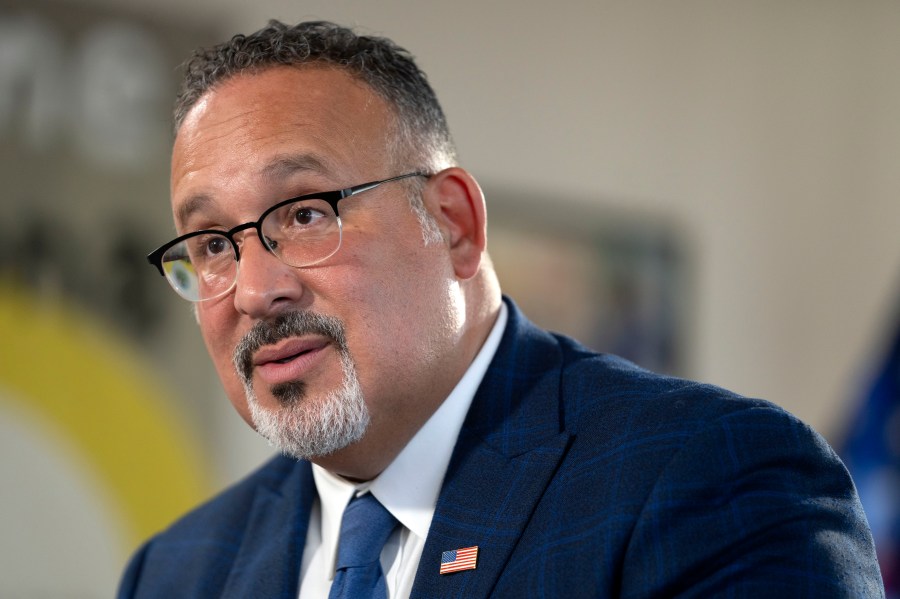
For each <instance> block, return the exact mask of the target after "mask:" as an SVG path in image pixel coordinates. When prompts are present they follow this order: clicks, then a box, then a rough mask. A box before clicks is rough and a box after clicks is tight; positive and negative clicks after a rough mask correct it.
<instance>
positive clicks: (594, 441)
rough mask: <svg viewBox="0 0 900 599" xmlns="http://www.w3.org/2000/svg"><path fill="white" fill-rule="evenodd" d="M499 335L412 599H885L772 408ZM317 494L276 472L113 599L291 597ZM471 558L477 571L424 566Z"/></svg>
mask: <svg viewBox="0 0 900 599" xmlns="http://www.w3.org/2000/svg"><path fill="white" fill-rule="evenodd" d="M506 301H507V304H508V306H509V309H510V318H509V322H508V325H507V329H506V332H505V334H504V337H503V340H502V342H501V345H500V347H499V349H498V351H497V354H496V356H495V358H494V360H493V362H492V364H491V366H490V368H489V370H488V372H487V374H486V375H485V378H484V380H483V382H482V384H481V386H480V388H479V390H478V392H477V394H476V396H475V399H474V401H473V403H472V407H471V409H470V411H469V414H468V415H467V417H466V421H465V424H464V425H463V429H462V432H461V434H460V437H459V439H458V441H457V445H456V448H455V449H454V453H453V457H452V459H451V462H450V465H449V468H448V471H447V474H446V478H445V480H444V483H443V487H442V490H441V494H440V497H439V499H438V503H437V506H436V510H435V515H434V520H433V521H432V525H431V529H430V531H429V534H428V538H427V539H426V543H425V549H424V552H423V554H422V558H421V562H420V564H419V569H418V572H417V575H416V579H415V583H414V586H413V591H412V596H413V597H416V598H431V597H459V598H466V599H473V598H480V597H514V598H520V597H529V598H530V597H550V598H557V597H634V598H637V597H719V596H721V597H765V598H766V599H772V598H773V597H792V598H793V597H883V596H884V589H883V585H882V582H881V576H880V574H879V571H878V566H877V563H876V559H875V553H874V548H873V544H872V538H871V534H870V532H869V529H868V525H867V524H866V520H865V517H864V515H863V512H862V508H861V507H860V504H859V500H858V498H857V496H856V491H855V489H854V486H853V483H852V481H851V480H850V477H849V476H848V474H847V472H846V470H845V468H844V467H843V465H842V464H841V462H840V460H839V459H838V458H837V456H836V455H835V454H834V452H833V451H832V450H831V448H830V447H829V446H828V445H827V444H826V443H825V441H824V440H823V439H822V438H821V437H820V436H819V435H818V434H816V433H815V432H814V431H813V430H811V429H810V428H809V427H808V426H806V425H804V424H803V423H801V422H799V421H798V420H797V419H795V418H794V417H792V416H791V415H789V414H787V413H786V412H784V411H783V410H781V409H780V408H778V407H776V406H774V405H772V404H769V403H766V402H763V401H759V400H749V399H744V398H741V397H738V396H736V395H733V394H731V393H728V392H726V391H723V390H721V389H718V388H715V387H711V386H707V385H701V384H697V383H693V382H689V381H684V380H679V379H673V378H667V377H661V376H658V375H654V374H651V373H649V372H646V371H643V370H641V369H639V368H637V367H635V366H634V365H632V364H630V363H628V362H625V361H623V360H620V359H618V358H615V357H611V356H605V355H598V354H596V353H593V352H591V351H590V350H587V349H585V348H584V347H582V346H580V345H578V344H577V343H576V342H574V341H572V340H570V339H567V338H565V337H561V336H557V335H551V334H549V333H547V332H545V331H543V330H540V329H538V328H536V327H534V326H533V325H532V324H531V323H529V322H528V321H527V320H526V319H525V318H524V317H523V316H522V315H521V313H520V312H519V311H518V310H517V309H516V307H515V305H514V304H513V303H512V302H511V301H509V300H508V299H507V300H506ZM315 495H316V492H315V486H314V483H313V479H312V473H311V470H310V466H309V464H308V463H307V462H302V461H301V462H297V461H294V460H291V459H288V458H285V457H277V458H275V459H273V460H272V461H271V462H269V463H268V464H266V465H265V466H263V467H262V468H261V469H260V470H259V471H257V472H256V473H254V474H252V475H251V476H249V477H248V478H247V479H245V480H244V481H242V482H240V483H238V484H237V485H236V486H234V487H232V488H230V489H228V490H226V491H225V492H224V493H222V494H221V495H219V496H218V497H216V498H215V499H213V500H212V501H211V502H209V503H208V504H206V505H204V506H201V507H200V508H198V509H197V510H195V511H194V512H192V513H190V514H188V515H187V516H185V517H184V518H183V519H181V520H180V521H179V522H177V523H175V524H174V525H173V526H172V527H171V528H169V529H168V530H167V531H165V532H163V533H161V534H159V535H158V536H156V537H155V538H153V539H151V540H150V541H149V542H148V543H147V544H146V545H145V546H144V547H143V548H142V549H141V550H140V551H139V552H138V553H137V554H136V555H135V557H134V558H133V559H132V562H131V564H130V565H129V567H128V570H127V571H126V573H125V576H124V578H123V581H122V584H121V586H120V589H119V596H120V597H122V598H125V597H129V598H130V597H135V598H150V597H236V598H237V597H240V598H248V597H253V598H283V599H295V598H296V597H297V592H298V589H297V585H298V576H299V567H300V560H301V557H302V551H303V543H304V540H305V538H306V528H307V523H308V520H309V511H310V507H311V506H312V503H313V500H314V498H315ZM472 545H478V547H479V554H478V564H477V568H476V569H474V570H467V571H463V572H457V573H454V574H449V575H440V574H439V564H440V557H441V553H442V552H444V551H446V550H449V549H457V548H461V547H469V546H472Z"/></svg>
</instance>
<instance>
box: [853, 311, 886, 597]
mask: <svg viewBox="0 0 900 599" xmlns="http://www.w3.org/2000/svg"><path fill="white" fill-rule="evenodd" d="M862 400H863V401H862V402H861V403H860V406H859V410H860V411H859V413H858V414H857V415H856V419H855V422H853V423H852V425H851V427H850V429H849V431H848V434H847V438H846V441H845V444H844V451H843V458H844V461H845V462H846V464H847V467H848V468H849V469H850V473H851V474H852V476H853V480H854V481H855V482H856V486H857V488H858V489H859V495H860V498H861V499H862V504H863V508H864V509H865V512H866V517H867V518H868V519H869V525H870V526H871V527H872V535H873V536H874V537H875V547H876V550H877V552H878V563H879V564H880V566H881V574H882V577H883V578H884V586H885V590H886V591H887V599H900V327H898V330H897V332H896V334H895V338H894V339H893V343H892V344H891V346H890V348H889V352H888V355H887V357H886V359H885V361H884V362H883V363H882V364H881V367H880V368H879V369H878V370H875V371H874V378H873V379H871V382H870V386H869V389H868V391H867V392H866V393H865V395H864V396H863V397H862Z"/></svg>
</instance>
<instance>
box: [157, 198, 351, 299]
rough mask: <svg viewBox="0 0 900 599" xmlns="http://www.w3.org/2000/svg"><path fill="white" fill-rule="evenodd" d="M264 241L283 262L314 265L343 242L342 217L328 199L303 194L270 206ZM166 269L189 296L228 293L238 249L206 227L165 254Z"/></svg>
mask: <svg viewBox="0 0 900 599" xmlns="http://www.w3.org/2000/svg"><path fill="white" fill-rule="evenodd" d="M260 228H261V231H262V238H263V239H264V240H265V244H266V247H267V248H268V249H269V251H271V252H272V253H273V254H275V255H276V256H277V257H278V258H279V259H280V260H281V261H282V262H284V263H285V264H288V265H290V266H294V267H303V266H311V265H313V264H316V263H317V262H321V261H322V260H325V259H326V258H329V257H330V256H332V255H334V253H335V252H337V250H338V248H340V245H341V222H340V219H339V218H338V217H337V215H335V213H334V210H332V208H331V206H330V205H329V204H328V202H326V201H324V200H319V199H311V200H301V201H297V202H292V203H290V204H286V205H284V206H279V207H278V208H276V209H275V210H273V211H271V212H267V213H266V214H265V215H264V216H263V219H262V222H261V224H260ZM162 265H163V271H164V272H165V275H166V278H167V279H168V280H169V283H170V284H171V285H172V287H173V288H174V289H175V291H177V292H178V294H179V295H181V296H182V297H184V298H185V299H187V300H190V301H194V302H197V301H204V300H209V299H214V298H216V297H219V296H221V295H224V294H226V293H228V292H229V291H230V290H231V288H232V287H233V286H234V283H235V281H236V279H237V266H238V262H237V254H236V249H235V247H234V245H233V244H232V241H231V239H230V238H229V237H228V236H227V235H225V234H224V233H210V232H204V233H199V234H197V235H194V236H192V237H189V238H187V239H185V240H183V241H182V242H180V243H178V244H176V245H174V246H172V247H171V248H169V249H168V250H166V252H165V253H164V254H163V256H162Z"/></svg>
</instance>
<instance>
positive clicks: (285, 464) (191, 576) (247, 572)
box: [118, 456, 315, 599]
mask: <svg viewBox="0 0 900 599" xmlns="http://www.w3.org/2000/svg"><path fill="white" fill-rule="evenodd" d="M314 497H315V484H314V482H313V480H312V470H311V468H310V465H309V463H308V462H298V461H296V460H293V459H290V458H286V457H283V456H278V457H275V458H273V459H272V460H270V461H269V462H268V463H266V464H265V465H263V466H262V467H261V468H259V469H258V470H257V471H256V472H254V473H252V474H251V475H249V476H248V477H247V478H245V479H244V480H242V481H241V482H239V483H237V484H235V485H233V486H232V487H230V488H229V489H226V490H225V491H223V492H222V493H220V494H219V495H217V496H216V497H214V498H213V499H212V500H210V501H209V502H207V503H205V504H204V505H201V506H200V507H198V508H196V509H195V510H193V511H191V512H190V513H188V514H187V515H185V516H184V517H182V518H181V519H179V520H178V521H177V522H175V523H174V524H172V526H170V527H169V528H168V529H167V530H165V531H163V532H161V533H160V534H158V535H156V536H155V537H154V538H152V539H150V540H149V541H148V542H147V543H146V544H145V545H144V546H143V547H142V548H141V549H140V550H139V551H138V552H137V554H136V555H135V556H134V557H133V558H132V560H131V563H130V564H129V566H128V568H127V570H126V573H125V575H124V577H123V580H122V583H121V585H120V588H119V595H118V596H119V597H135V598H141V597H145V598H150V597H160V598H162V597H235V598H237V597H263V596H264V597H283V598H285V599H287V598H290V599H296V596H297V585H298V576H299V571H300V558H301V554H302V547H303V541H304V540H305V538H306V528H307V525H308V515H309V510H310V506H311V505H312V501H313V499H314Z"/></svg>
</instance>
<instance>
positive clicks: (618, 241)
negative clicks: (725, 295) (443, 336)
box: [485, 186, 690, 376]
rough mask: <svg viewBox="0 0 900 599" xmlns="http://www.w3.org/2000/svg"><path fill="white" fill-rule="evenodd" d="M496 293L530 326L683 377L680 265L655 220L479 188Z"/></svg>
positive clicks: (667, 229) (666, 229)
mask: <svg viewBox="0 0 900 599" xmlns="http://www.w3.org/2000/svg"><path fill="white" fill-rule="evenodd" d="M485 195H486V197H487V203H488V214H489V218H490V229H489V234H488V249H489V251H490V255H491V258H492V259H493V261H494V264H495V266H496V269H497V274H498V276H499V277H500V284H501V287H502V288H503V291H504V292H505V293H507V294H509V295H510V296H512V297H513V298H514V299H515V300H516V302H517V303H518V304H519V305H520V307H521V308H522V309H523V311H524V312H525V314H526V315H528V317H529V318H531V319H532V320H534V321H535V322H536V323H537V324H539V325H541V326H543V327H545V328H547V329H550V330H553V331H557V332H560V333H563V334H566V335H569V336H571V337H574V338H575V339H578V340H579V341H580V342H582V343H583V344H585V345H587V346H589V347H591V348H592V349H595V350H597V351H601V352H606V353H612V354H616V355H618V356H621V357H623V358H627V359H629V360H631V361H633V362H635V363H637V364H639V365H640V366H643V367H644V368H648V369H650V370H653V371H656V372H663V373H667V374H674V375H682V376H685V375H689V374H690V372H689V370H690V363H689V362H690V360H689V357H688V356H689V350H690V347H689V343H688V339H687V334H686V326H687V323H688V322H689V313H688V312H689V311H688V307H689V305H690V302H689V297H688V296H689V260H688V255H687V250H686V247H685V245H686V244H685V242H684V238H683V236H682V235H681V234H680V232H679V230H678V228H677V227H676V226H675V225H674V224H673V223H671V222H668V221H666V220H665V219H663V218H658V217H648V216H645V215H640V216H639V215H635V214H629V213H626V212H623V211H620V210H613V209H610V208H606V207H604V206H603V205H602V203H600V202H596V200H592V201H591V202H582V203H578V202H577V201H574V200H573V199H564V198H560V197H557V196H555V195H551V196H550V197H547V198H542V197H540V195H539V194H537V193H535V192H525V193H515V192H512V191H510V190H508V189H504V188H502V187H499V188H496V189H493V188H491V187H490V186H485Z"/></svg>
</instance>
